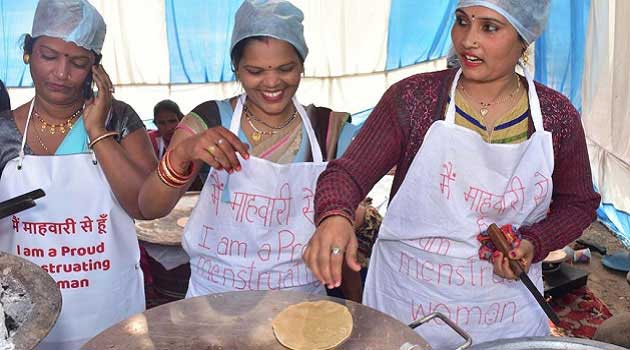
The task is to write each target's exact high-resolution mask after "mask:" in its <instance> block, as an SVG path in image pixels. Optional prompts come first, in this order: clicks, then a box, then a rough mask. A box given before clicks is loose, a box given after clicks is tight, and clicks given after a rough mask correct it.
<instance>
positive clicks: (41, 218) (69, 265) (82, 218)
mask: <svg viewBox="0 0 630 350" xmlns="http://www.w3.org/2000/svg"><path fill="white" fill-rule="evenodd" d="M32 110H33V103H31V109H30V111H29V116H28V119H27V122H26V127H25V130H24V136H23V140H22V147H21V150H20V155H19V157H18V158H16V159H13V160H11V161H9V162H8V163H7V165H6V166H5V168H4V171H3V173H2V178H0V201H2V200H6V199H8V198H12V197H15V196H18V195H21V194H23V193H26V192H29V191H32V190H35V189H37V188H41V189H43V190H44V192H45V193H46V196H45V197H43V198H41V199H38V200H37V205H36V206H35V207H34V208H31V209H28V210H25V211H23V212H20V213H17V214H14V215H13V216H11V217H8V218H5V219H2V220H0V249H2V250H3V251H7V252H10V253H12V254H14V255H17V256H20V257H22V258H26V259H28V260H30V261H32V262H33V263H35V264H37V265H39V266H41V267H42V268H43V269H44V270H45V271H46V272H48V273H49V274H50V276H52V277H53V279H54V280H55V281H56V283H57V286H58V287H59V288H60V289H61V295H62V308H61V314H60V315H59V318H58V319H57V323H56V324H55V326H54V327H53V328H52V330H51V331H50V333H49V334H48V336H47V337H46V338H45V339H44V340H43V341H42V343H40V344H39V345H38V349H43V350H47V349H59V350H61V349H63V350H73V349H79V347H80V346H81V345H83V344H84V343H85V342H86V341H87V340H89V339H90V338H92V337H93V336H95V335H96V334H98V333H100V332H101V331H103V330H105V329H106V328H108V327H110V326H112V325H114V324H115V323H117V322H119V321H122V320H124V319H126V318H127V317H129V316H131V315H133V314H136V313H138V312H142V311H144V308H145V304H144V287H143V277H142V271H141V270H140V266H139V259H140V252H139V248H138V241H137V239H136V234H135V226H134V223H133V220H132V218H131V217H130V216H129V215H128V214H127V213H126V212H125V210H124V209H123V208H122V207H121V206H120V204H119V203H118V201H117V200H116V198H115V196H114V193H113V192H112V190H111V188H110V186H109V183H108V181H107V179H106V177H105V174H104V173H103V171H102V169H101V167H100V166H99V165H97V163H96V160H95V158H94V155H93V154H92V155H90V154H72V155H59V156H33V155H24V147H25V144H26V135H27V133H28V126H29V122H30V118H31V115H32Z"/></svg>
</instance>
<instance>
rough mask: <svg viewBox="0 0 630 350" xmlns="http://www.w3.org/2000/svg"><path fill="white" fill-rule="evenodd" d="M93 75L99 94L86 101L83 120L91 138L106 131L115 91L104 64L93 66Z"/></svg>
mask: <svg viewBox="0 0 630 350" xmlns="http://www.w3.org/2000/svg"><path fill="white" fill-rule="evenodd" d="M92 76H93V78H94V82H95V83H96V87H97V88H98V94H96V96H95V97H92V98H91V99H89V100H87V101H85V110H84V111H83V122H84V123H85V129H86V131H87V132H88V136H89V137H90V139H92V138H95V137H98V136H99V135H102V134H103V133H105V132H106V130H105V122H106V121H107V115H108V114H109V110H110V108H111V107H112V98H113V97H112V94H113V92H114V85H113V84H112V81H111V80H110V79H109V76H108V75H107V73H106V72H105V69H104V68H103V66H102V65H100V64H99V65H95V66H92Z"/></svg>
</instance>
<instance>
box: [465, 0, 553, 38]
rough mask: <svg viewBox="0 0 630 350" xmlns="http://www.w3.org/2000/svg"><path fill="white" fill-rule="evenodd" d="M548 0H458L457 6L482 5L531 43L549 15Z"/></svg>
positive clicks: (543, 26)
mask: <svg viewBox="0 0 630 350" xmlns="http://www.w3.org/2000/svg"><path fill="white" fill-rule="evenodd" d="M549 3H550V0H459V3H458V4H457V8H458V9H459V8H463V7H471V6H483V7H487V8H489V9H491V10H494V11H496V12H498V13H499V14H501V15H502V16H503V17H505V18H506V19H507V20H508V21H509V22H510V23H511V24H512V26H514V28H515V29H516V31H517V32H518V33H519V34H520V35H521V37H523V39H525V42H527V44H531V43H533V42H534V41H536V39H537V38H538V37H539V36H540V34H542V32H543V30H544V29H545V25H546V24H547V18H548V17H549Z"/></svg>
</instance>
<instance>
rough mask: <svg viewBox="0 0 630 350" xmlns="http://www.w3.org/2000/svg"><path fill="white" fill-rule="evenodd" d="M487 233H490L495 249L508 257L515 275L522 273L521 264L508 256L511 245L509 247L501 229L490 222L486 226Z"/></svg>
mask: <svg viewBox="0 0 630 350" xmlns="http://www.w3.org/2000/svg"><path fill="white" fill-rule="evenodd" d="M488 235H490V239H491V240H492V243H494V246H495V247H497V249H498V250H499V251H500V252H501V253H503V255H504V256H505V257H506V258H508V261H509V262H510V268H512V271H514V273H515V274H516V275H517V276H518V275H520V274H521V273H523V272H524V269H523V267H522V266H521V264H520V263H519V262H518V261H516V260H512V259H510V256H509V255H508V254H510V250H512V247H510V244H509V243H508V241H507V240H506V239H505V236H504V235H503V231H501V229H500V228H499V226H497V225H495V224H490V226H488Z"/></svg>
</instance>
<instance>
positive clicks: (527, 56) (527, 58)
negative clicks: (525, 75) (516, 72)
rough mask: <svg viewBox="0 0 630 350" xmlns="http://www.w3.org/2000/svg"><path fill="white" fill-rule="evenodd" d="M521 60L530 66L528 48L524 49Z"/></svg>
mask: <svg viewBox="0 0 630 350" xmlns="http://www.w3.org/2000/svg"><path fill="white" fill-rule="evenodd" d="M521 60H522V61H523V63H525V65H526V66H529V51H528V50H525V51H523V54H522V55H521Z"/></svg>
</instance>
